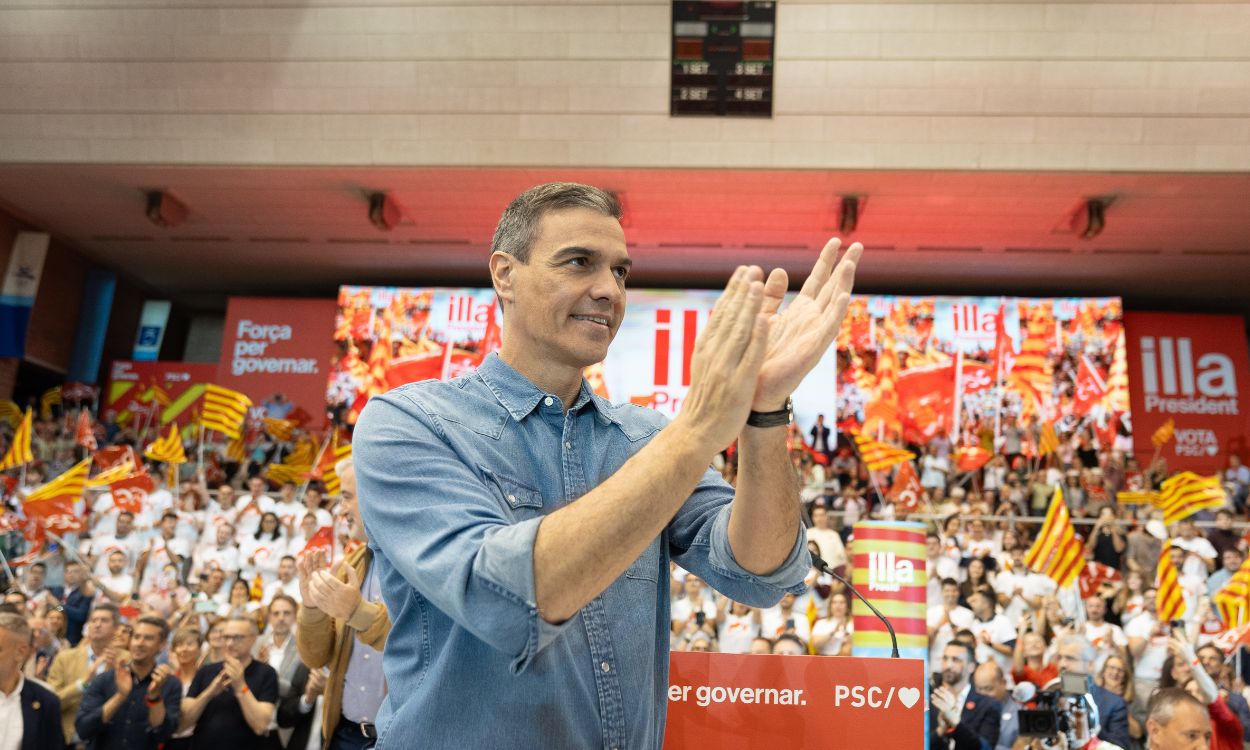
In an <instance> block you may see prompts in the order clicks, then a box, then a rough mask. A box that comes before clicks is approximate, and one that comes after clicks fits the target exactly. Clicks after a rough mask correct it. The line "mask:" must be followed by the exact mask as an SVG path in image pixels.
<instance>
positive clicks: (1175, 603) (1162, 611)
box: [1155, 542, 1185, 622]
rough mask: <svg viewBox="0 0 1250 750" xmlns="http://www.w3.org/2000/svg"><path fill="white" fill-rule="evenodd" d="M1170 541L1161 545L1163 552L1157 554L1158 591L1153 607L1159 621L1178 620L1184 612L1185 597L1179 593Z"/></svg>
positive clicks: (1178, 582)
mask: <svg viewBox="0 0 1250 750" xmlns="http://www.w3.org/2000/svg"><path fill="white" fill-rule="evenodd" d="M1171 550H1172V543H1171V542H1168V543H1166V544H1164V545H1163V553H1162V554H1161V555H1160V556H1159V566H1158V568H1157V578H1158V581H1157V583H1158V586H1159V593H1158V595H1157V596H1156V597H1155V609H1156V610H1157V611H1158V613H1159V622H1170V621H1172V620H1178V619H1180V618H1181V616H1183V615H1184V614H1185V597H1184V595H1183V594H1182V593H1181V584H1180V579H1179V577H1178V576H1177V574H1176V566H1175V565H1173V564H1172V555H1170V554H1168V553H1169V552H1171Z"/></svg>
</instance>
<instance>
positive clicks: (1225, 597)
mask: <svg viewBox="0 0 1250 750" xmlns="http://www.w3.org/2000/svg"><path fill="white" fill-rule="evenodd" d="M1211 603H1212V604H1214V605H1215V608H1216V610H1218V611H1219V613H1220V619H1221V620H1223V621H1224V626H1225V627H1228V628H1237V627H1241V626H1242V625H1245V624H1246V622H1247V621H1250V560H1246V561H1245V562H1243V563H1242V564H1241V567H1240V568H1238V569H1237V572H1236V573H1234V574H1233V577H1232V578H1230V579H1228V583H1226V584H1224V585H1223V586H1222V587H1221V588H1220V590H1219V591H1217V592H1215V596H1213V597H1211Z"/></svg>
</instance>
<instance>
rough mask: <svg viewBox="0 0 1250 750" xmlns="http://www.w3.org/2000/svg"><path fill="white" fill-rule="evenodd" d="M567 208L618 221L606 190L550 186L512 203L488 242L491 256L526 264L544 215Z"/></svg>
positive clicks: (613, 198) (618, 211)
mask: <svg viewBox="0 0 1250 750" xmlns="http://www.w3.org/2000/svg"><path fill="white" fill-rule="evenodd" d="M566 208H589V209H590V210H592V211H598V212H599V213H601V214H603V215H604V216H611V217H612V218H613V219H620V218H621V203H620V201H618V200H617V199H616V196H614V195H612V194H611V193H609V192H607V191H606V190H601V189H599V188H597V187H592V186H590V185H582V184H580V183H577V182H549V183H547V184H545V185H538V186H536V187H532V188H530V189H529V190H526V191H525V192H524V193H521V194H520V195H518V196H517V197H515V198H513V199H512V202H511V203H509V204H508V207H507V208H505V209H504V212H503V216H501V217H499V224H498V226H496V227H495V236H494V237H493V238H492V239H491V241H490V250H491V252H492V253H496V252H498V253H507V254H508V255H511V256H512V257H514V258H516V259H517V260H519V261H520V262H522V263H528V262H529V259H530V248H531V247H532V246H533V244H534V236H535V235H536V234H537V233H538V222H539V220H540V219H542V217H543V214H545V213H547V212H548V211H559V210H562V209H566Z"/></svg>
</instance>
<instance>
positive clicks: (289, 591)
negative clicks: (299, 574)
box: [262, 578, 304, 604]
mask: <svg viewBox="0 0 1250 750" xmlns="http://www.w3.org/2000/svg"><path fill="white" fill-rule="evenodd" d="M278 594H286V595H287V596H289V597H291V598H292V599H294V600H295V601H297V602H299V603H301V604H303V603H304V597H302V596H301V595H300V592H299V578H292V579H291V580H290V581H288V582H287V583H283V582H282V581H277V580H275V581H272V582H270V583H268V584H266V585H265V594H264V596H263V597H262V600H263V601H264V603H265V604H269V602H271V601H273V598H274V597H275V596H277V595H278Z"/></svg>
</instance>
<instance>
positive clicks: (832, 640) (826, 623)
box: [812, 591, 855, 656]
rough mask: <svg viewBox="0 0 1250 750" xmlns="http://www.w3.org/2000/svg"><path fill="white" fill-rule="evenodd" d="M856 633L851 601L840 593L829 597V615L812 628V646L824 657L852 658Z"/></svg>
mask: <svg viewBox="0 0 1250 750" xmlns="http://www.w3.org/2000/svg"><path fill="white" fill-rule="evenodd" d="M854 632H855V626H854V624H853V623H852V621H851V604H850V601H849V600H848V599H847V596H846V594H845V593H843V592H841V591H839V592H836V593H834V594H833V595H832V596H830V597H829V615H828V616H827V617H822V618H820V619H819V620H817V621H816V624H815V625H814V626H813V627H812V646H813V648H815V649H816V653H818V654H821V655H823V656H850V655H851V635H852V634H853V633H854Z"/></svg>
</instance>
